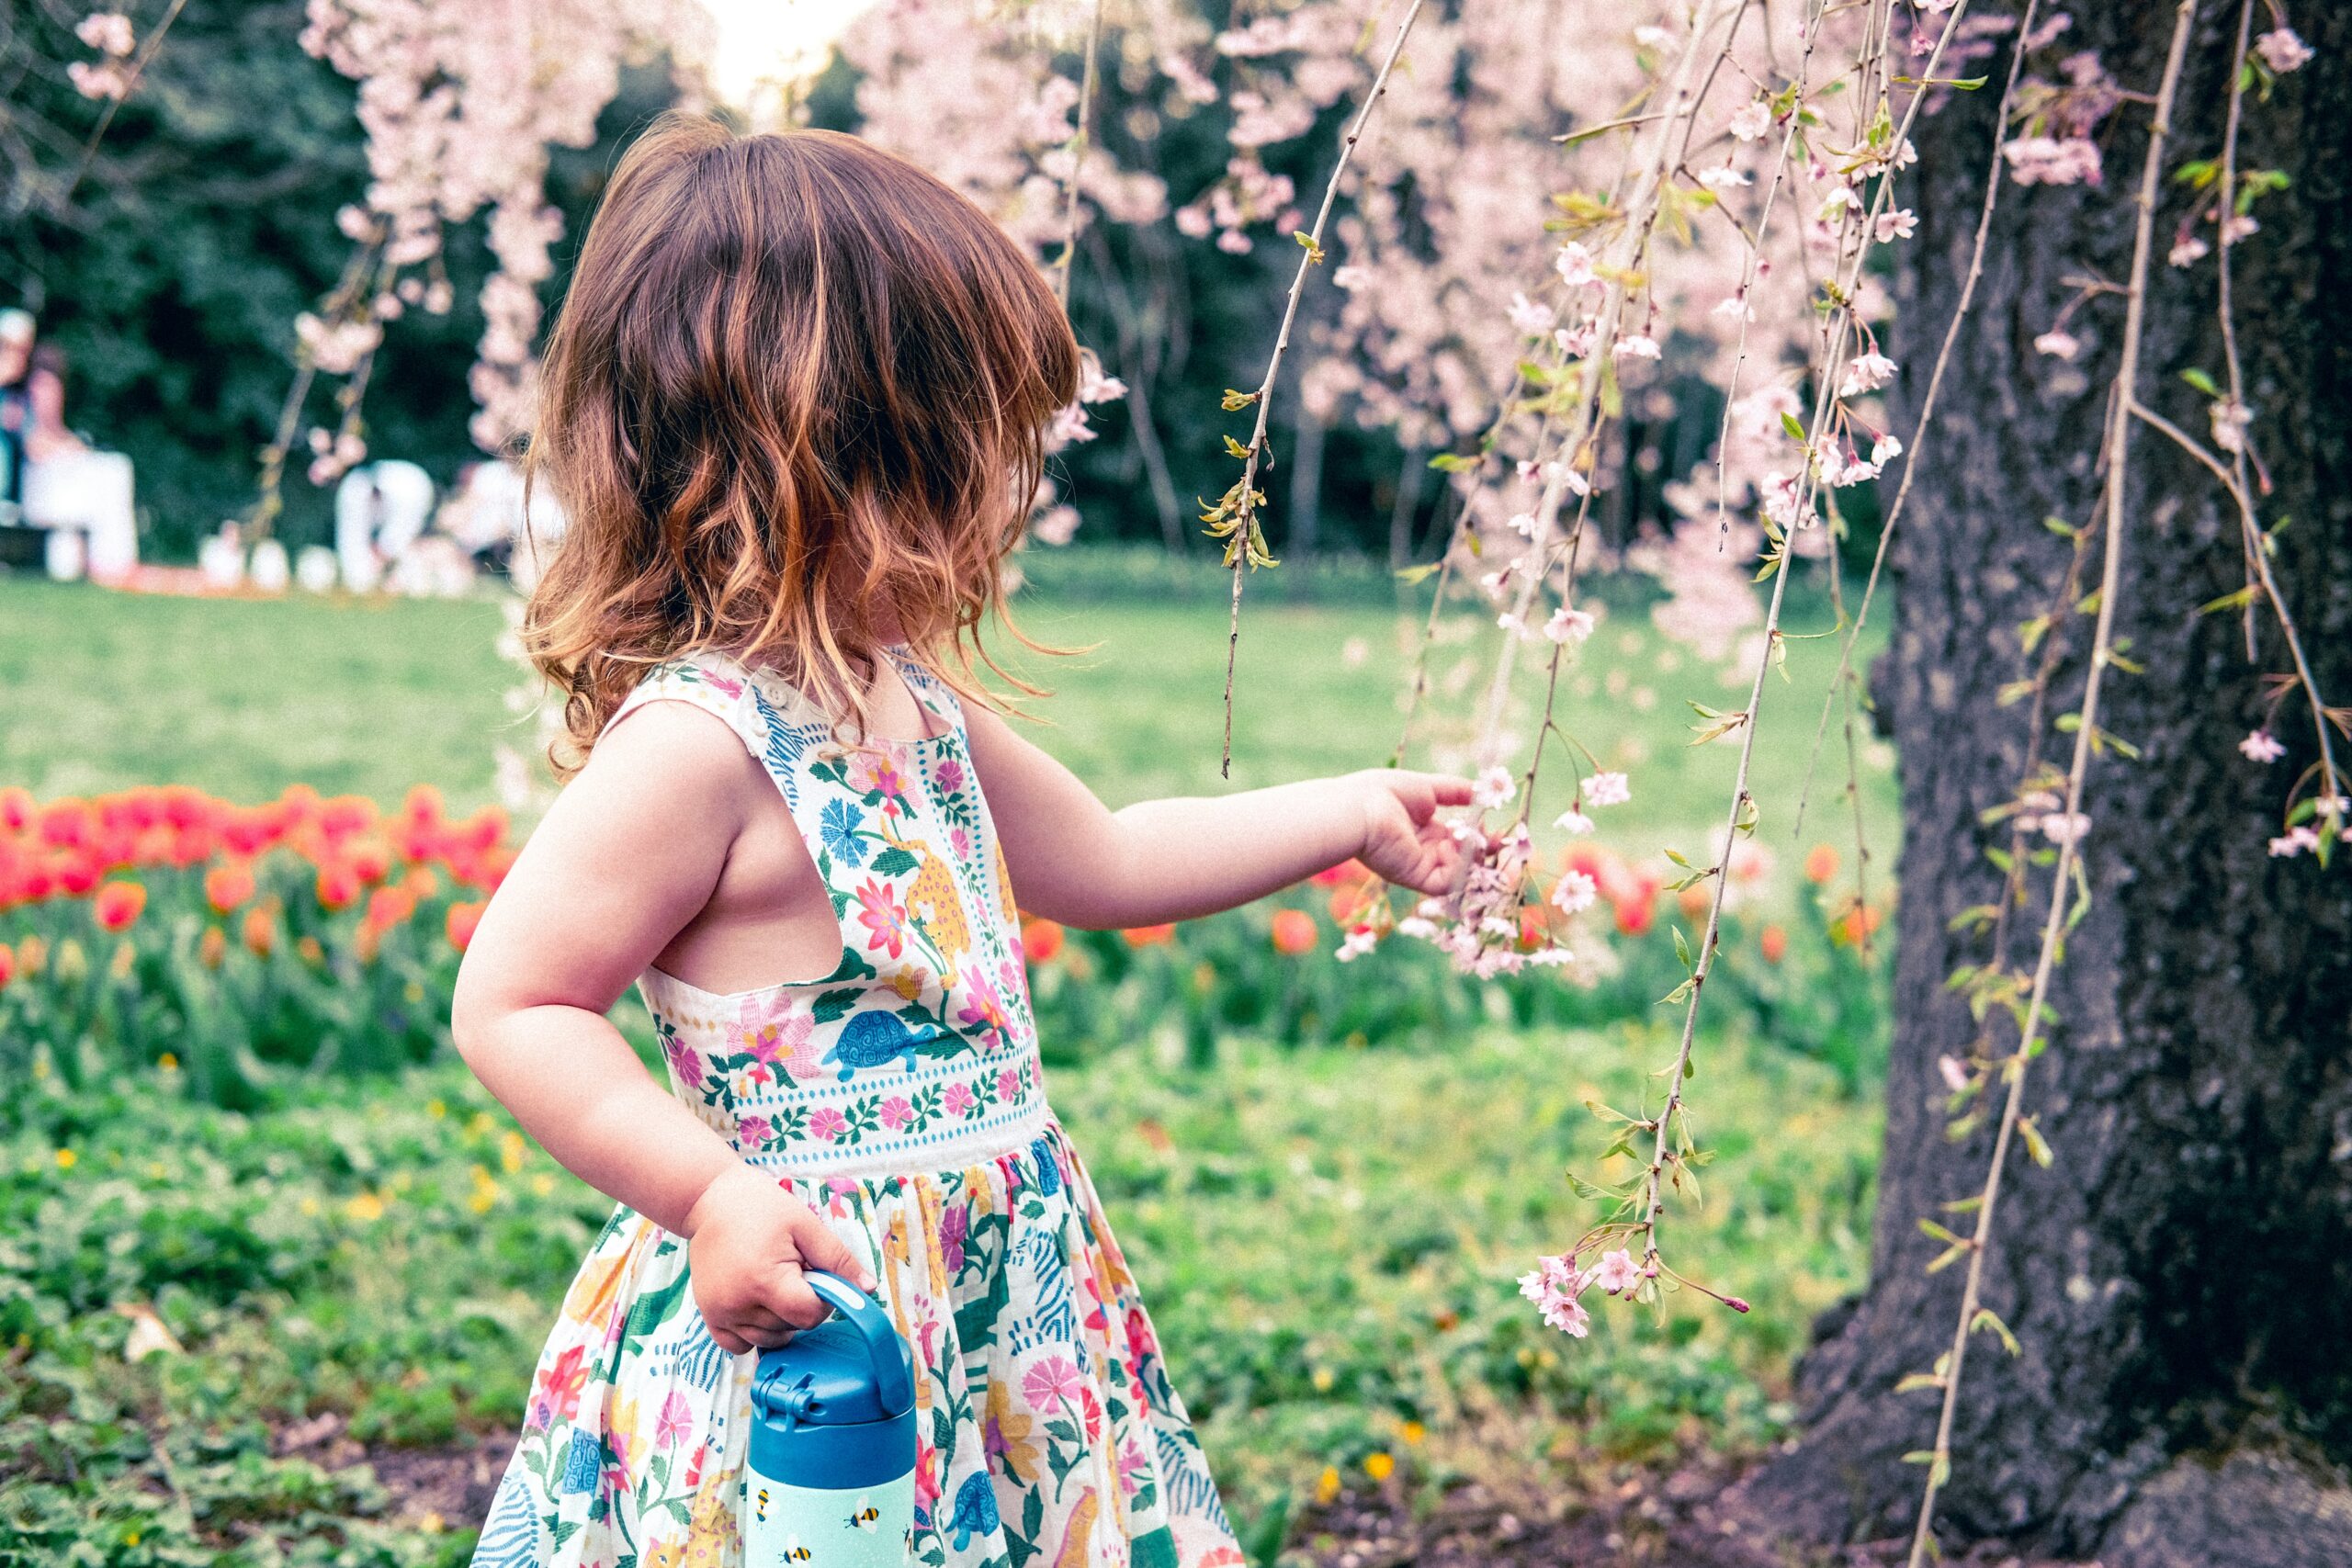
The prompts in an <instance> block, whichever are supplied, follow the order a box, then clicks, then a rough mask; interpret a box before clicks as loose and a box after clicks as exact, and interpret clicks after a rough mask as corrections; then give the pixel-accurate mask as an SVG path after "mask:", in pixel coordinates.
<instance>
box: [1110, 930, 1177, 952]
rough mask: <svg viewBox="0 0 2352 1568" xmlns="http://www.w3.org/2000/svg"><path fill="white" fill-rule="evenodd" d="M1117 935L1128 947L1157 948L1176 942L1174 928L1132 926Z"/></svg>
mask: <svg viewBox="0 0 2352 1568" xmlns="http://www.w3.org/2000/svg"><path fill="white" fill-rule="evenodd" d="M1119 935H1120V936H1121V937H1122V938H1123V939H1124V940H1125V942H1126V944H1127V945H1128V946H1129V947H1159V946H1163V945H1165V944H1166V943H1169V942H1174V941H1175V940H1176V928H1175V927H1174V926H1172V925H1165V926H1134V927H1130V928H1129V929H1128V930H1126V931H1121V932H1120V933H1119Z"/></svg>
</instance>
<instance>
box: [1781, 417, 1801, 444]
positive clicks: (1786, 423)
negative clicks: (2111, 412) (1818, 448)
mask: <svg viewBox="0 0 2352 1568" xmlns="http://www.w3.org/2000/svg"><path fill="white" fill-rule="evenodd" d="M1781 429H1782V430H1785V431H1787V432H1788V433H1789V439H1790V440H1792V441H1797V442H1802V441H1803V440H1804V425H1802V424H1799V423H1797V416H1796V415H1794V414H1792V413H1784V414H1782V415H1781Z"/></svg>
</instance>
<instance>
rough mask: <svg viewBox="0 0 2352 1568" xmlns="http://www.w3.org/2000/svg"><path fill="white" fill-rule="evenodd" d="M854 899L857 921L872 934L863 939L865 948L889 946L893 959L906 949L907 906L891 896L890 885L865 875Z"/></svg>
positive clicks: (868, 949) (871, 949) (872, 948)
mask: <svg viewBox="0 0 2352 1568" xmlns="http://www.w3.org/2000/svg"><path fill="white" fill-rule="evenodd" d="M857 902H858V912H857V920H858V923H859V924H860V925H862V926H864V927H865V929H866V930H867V931H869V932H871V933H872V934H871V935H869V936H868V937H867V938H866V939H865V950H866V951H867V952H868V953H872V952H874V951H875V950H876V949H877V948H888V950H889V953H890V956H891V957H893V958H896V957H898V956H899V954H900V953H903V952H905V951H906V945H907V907H906V906H905V905H904V904H901V903H899V901H898V899H897V898H896V897H892V895H891V892H890V888H889V886H888V884H887V883H881V882H876V881H875V880H874V879H873V878H872V877H870V876H869V877H867V878H866V879H865V886H862V887H860V888H859V889H858V890H857Z"/></svg>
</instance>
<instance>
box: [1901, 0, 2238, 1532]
mask: <svg viewBox="0 0 2352 1568" xmlns="http://www.w3.org/2000/svg"><path fill="white" fill-rule="evenodd" d="M2197 4H2198V0H2180V4H2179V7H2178V9H2177V11H2176V12H2175V14H2174V19H2173V31H2172V44H2171V47H2170V49H2169V50H2168V51H2167V52H2166V53H2165V73H2164V80H2163V84H2162V85H2161V86H2160V87H2159V88H2158V89H2157V92H2156V105H2155V115H2154V119H2153V121H2152V122H2151V124H2150V126H2149V130H2148V153H2147V159H2146V161H2145V163H2144V164H2143V165H2142V167H2141V172H2140V192H2139V197H2138V198H2137V205H2138V208H2139V212H2138V215H2137V219H2136V222H2135V225H2134V228H2133V232H2132V241H2131V284H2130V288H2129V291H2128V299H2129V300H2130V303H2129V305H2128V306H2127V307H2126V309H2125V313H2124V321H2123V343H2122V350H2121V355H2120V362H2119V363H2118V365H2117V367H2116V372H2115V384H2114V389H2113V391H2112V392H2111V393H2110V395H2109V406H2108V417H2107V427H2106V434H2105V437H2104V439H2103V440H2102V442H2101V455H2102V456H2103V457H2104V458H2105V459H2106V468H2107V491H2106V497H2105V500H2106V507H2105V511H2106V531H2107V535H2106V538H2105V540H2104V541H2103V545H2102V560H2101V563H2100V569H2099V589H2098V621H2097V623H2096V626H2095V629H2094V630H2093V632H2092V636H2091V650H2090V660H2089V668H2088V670H2087V671H2086V672H2085V674H2084V677H2083V700H2082V704H2081V705H2080V706H2079V707H2078V708H2077V709H2076V724H2075V750H2074V757H2073V760H2072V761H2071V763H2070V764H2069V766H2068V768H2067V771H2066V795H2065V804H2064V817H2063V818H2062V825H2063V830H2062V831H2061V832H2059V833H2058V834H2057V839H2058V861H2057V864H2056V865H2055V866H2053V867H2052V871H2051V876H2050V908H2049V911H2048V914H2047V915H2046V917H2045V918H2044V919H2043V922H2042V928H2041V952H2040V953H2039V954H2038V955H2037V957H2036V958H2035V960H2034V966H2033V985H2032V988H2031V991H2030V995H2029V997H2028V998H2027V1001H2026V1006H2025V1012H2024V1016H2023V1021H2022V1022H2021V1023H2020V1025H2019V1026H2018V1034H2019V1037H2018V1049H2017V1054H2016V1055H2015V1056H2013V1057H2011V1058H2010V1060H2009V1061H2008V1062H2007V1064H2006V1065H2005V1066H2004V1068H2003V1071H2004V1073H2005V1074H2006V1076H2007V1079H2008V1093H2007V1096H2006V1097H2005V1099H2004V1100H2003V1102H2002V1106H2001V1122H2000V1129H1999V1131H1998V1132H1997V1133H1996V1134H1995V1135H1994V1139H1993V1157H1992V1161H1991V1164H1990V1166H1989V1167H1988V1168H1987V1169H1986V1172H1985V1185H1984V1188H1983V1190H1981V1191H1980V1192H1979V1194H1978V1197H1977V1203H1976V1225H1975V1230H1974V1233H1973V1235H1971V1236H1970V1238H1969V1239H1968V1240H1967V1242H1966V1243H1964V1244H1963V1245H1964V1249H1965V1251H1966V1252H1967V1255H1968V1268H1967V1272H1966V1276H1965V1279H1964V1281H1963V1283H1962V1286H1961V1300H1960V1317H1959V1322H1958V1324H1957V1325H1956V1326H1955V1327H1954V1328H1953V1330H1952V1342H1951V1350H1950V1351H1949V1352H1947V1355H1948V1359H1947V1360H1946V1361H1945V1363H1944V1365H1943V1366H1942V1368H1941V1369H1939V1376H1940V1378H1941V1382H1942V1385H1943V1408H1942V1410H1941V1411H1940V1412H1939V1414H1938V1416H1937V1418H1936V1439H1935V1446H1934V1448H1933V1449H1932V1450H1928V1454H1927V1456H1926V1458H1927V1463H1928V1480H1927V1484H1926V1485H1925V1487H1923V1488H1922V1490H1921V1494H1920V1497H1919V1517H1918V1519H1917V1522H1916V1523H1915V1525H1914V1526H1913V1529H1912V1534H1911V1552H1910V1558H1909V1568H1921V1565H1922V1564H1923V1563H1924V1562H1926V1561H1927V1559H1928V1554H1929V1552H1930V1551H1933V1549H1934V1536H1933V1533H1932V1529H1931V1526H1932V1523H1933V1520H1934V1517H1935V1507H1936V1496H1937V1495H1938V1493H1939V1492H1940V1491H1941V1490H1942V1488H1943V1484H1944V1483H1945V1481H1946V1480H1948V1479H1949V1478H1950V1476H1951V1430H1952V1423H1953V1421H1954V1419H1955V1417H1956V1416H1957V1414H1958V1412H1959V1409H1960V1387H1961V1372H1962V1367H1963V1365H1964V1363H1965V1362H1966V1360H1967V1356H1968V1342H1969V1340H1970V1339H1971V1338H1973V1337H1974V1335H1975V1333H1976V1329H1977V1326H1978V1325H1977V1318H1978V1316H1979V1309H1978V1304H1977V1303H1978V1301H1979V1299H1980V1297H1981V1293H1982V1291H1983V1287H1984V1280H1985V1256H1986V1254H1987V1253H1988V1252H1989V1251H1990V1250H1991V1243H1992V1235H1993V1220H1994V1215H1995V1213H1996V1211H1997V1209H1998V1207H1999V1204H2000V1197H2001V1177H2002V1174H2003V1172H2004V1171H2005V1170H2006V1169H2007V1165H2008V1156H2009V1148H2010V1145H2011V1144H2012V1143H2013V1142H2014V1140H2015V1139H2016V1136H2017V1128H2018V1119H2019V1115H2020V1111H2021V1109H2022V1107H2023V1105H2024V1101H2025V1086H2026V1080H2027V1077H2028V1075H2029V1074H2030V1071H2031V1069H2032V1066H2033V1059H2034V1057H2035V1056H2036V1055H2039V1054H2040V1052H2041V1042H2042V1022H2043V1019H2044V1017H2045V1011H2044V1009H2045V1007H2046V1005H2047V1002H2048V999H2049V995H2050V976H2051V975H2052V971H2053V970H2054V969H2055V968H2056V966H2057V955H2058V949H2059V947H2060V945H2061V943H2062V941H2063V939H2064V935H2065V932H2066V930H2067V927H2068V923H2069V922H2068V914H2067V912H2068V908H2069V905H2070V900H2069V899H2068V898H2067V896H2066V890H2067V886H2068V885H2069V881H2070V879H2071V878H2072V877H2073V876H2074V875H2075V863H2076V858H2077V851H2078V846H2079V844H2080V842H2081V840H2082V838H2083V828H2082V824H2083V817H2082V807H2083V785H2084V781H2085V779H2086V777H2087V775H2088V774H2089V772H2090V759H2091V753H2092V751H2093V750H2094V749H2096V748H2097V746H2098V738H2099V732H2098V698H2099V686H2100V682H2101V678H2102V677H2103V676H2104V675H2105V674H2106V672H2107V667H2108V664H2109V661H2110V660H2111V659H2112V657H2113V650H2114V631H2115V602H2116V599H2117V598H2118V596H2119V594H2120V591H2121V588H2122V584H2123V521H2124V519H2123V509H2124V506H2125V504H2126V502H2127V500H2128V497H2127V494H2126V492H2127V491H2128V490H2129V488H2130V482H2131V426H2132V407H2133V405H2134V404H2135V403H2136V402H2137V400H2138V387H2139V377H2140V340H2141V335H2142V333H2143V329H2144V327H2145V323H2146V318H2147V298H2148V256H2149V253H2150V251H2151V250H2152V248H2153V247H2154V238H2155V220H2156V195H2157V192H2158V190H2159V189H2160V188H2161V186H2162V184H2163V178H2164V152H2165V141H2166V140H2167V139H2168V138H2169V136H2170V135H2171V132H2172V114H2173V106H2174V103H2175V100H2176V98H2177V95H2178V91H2179V87H2180V73H2181V66H2182V63H2183V62H2184V61H2185V60H2186V59H2187V58H2188V35H2189V31H2190V28H2191V27H2192V25H2193V24H2194V22H2195V21H2196V18H2197Z"/></svg>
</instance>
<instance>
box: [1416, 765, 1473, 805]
mask: <svg viewBox="0 0 2352 1568" xmlns="http://www.w3.org/2000/svg"><path fill="white" fill-rule="evenodd" d="M1420 777H1421V780H1422V782H1423V783H1425V784H1428V785H1429V786H1430V795H1431V796H1432V797H1434V798H1435V799H1436V801H1437V803H1438V804H1439V805H1440V806H1467V805H1469V804H1470V795H1471V791H1472V789H1473V788H1474V787H1475V786H1474V785H1473V784H1471V782H1470V781H1469V780H1468V779H1458V778H1455V777H1454V776H1453V774H1451V773H1423V774H1421V775H1420Z"/></svg>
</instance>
